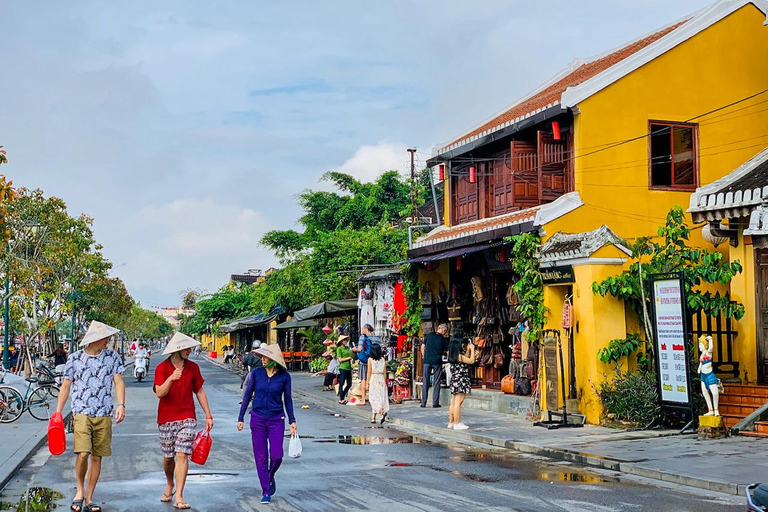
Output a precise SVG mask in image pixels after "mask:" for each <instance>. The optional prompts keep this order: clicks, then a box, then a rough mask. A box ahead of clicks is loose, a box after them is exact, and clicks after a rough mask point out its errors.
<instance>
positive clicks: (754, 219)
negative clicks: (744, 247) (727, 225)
mask: <svg viewBox="0 0 768 512" xmlns="http://www.w3.org/2000/svg"><path fill="white" fill-rule="evenodd" d="M744 234H745V235H752V236H768V201H764V202H763V204H761V205H760V206H758V207H757V208H755V210H754V211H752V215H750V216H749V227H748V228H747V229H745V230H744Z"/></svg>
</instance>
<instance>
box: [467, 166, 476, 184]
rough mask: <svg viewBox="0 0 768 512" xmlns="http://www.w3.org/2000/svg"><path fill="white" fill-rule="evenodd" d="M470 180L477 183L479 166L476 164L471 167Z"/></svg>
mask: <svg viewBox="0 0 768 512" xmlns="http://www.w3.org/2000/svg"><path fill="white" fill-rule="evenodd" d="M469 182H470V183H477V167H475V166H474V165H473V166H471V167H470V168H469Z"/></svg>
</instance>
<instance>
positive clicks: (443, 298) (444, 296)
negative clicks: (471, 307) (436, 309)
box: [437, 281, 448, 304]
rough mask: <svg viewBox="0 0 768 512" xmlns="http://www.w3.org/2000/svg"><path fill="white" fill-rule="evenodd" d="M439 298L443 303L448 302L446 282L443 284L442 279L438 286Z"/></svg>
mask: <svg viewBox="0 0 768 512" xmlns="http://www.w3.org/2000/svg"><path fill="white" fill-rule="evenodd" d="M437 299H438V300H439V301H440V303H441V304H447V303H448V290H446V289H445V284H443V282H442V281H440V284H439V285H438V286H437Z"/></svg>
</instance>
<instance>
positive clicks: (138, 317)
mask: <svg viewBox="0 0 768 512" xmlns="http://www.w3.org/2000/svg"><path fill="white" fill-rule="evenodd" d="M116 327H119V328H120V329H121V330H122V331H123V332H124V333H125V335H126V336H127V337H128V339H144V340H147V339H160V338H165V337H166V336H168V335H170V334H171V333H172V332H173V326H172V325H171V324H170V323H168V321H167V320H166V319H165V318H163V317H162V316H160V315H158V314H157V313H155V312H154V311H147V310H146V309H143V308H142V307H141V306H140V305H138V304H134V305H133V306H131V312H130V315H129V316H128V317H127V318H126V319H125V320H124V321H123V323H122V324H121V325H117V326H116Z"/></svg>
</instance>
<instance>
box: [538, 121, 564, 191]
mask: <svg viewBox="0 0 768 512" xmlns="http://www.w3.org/2000/svg"><path fill="white" fill-rule="evenodd" d="M538 154H539V166H538V181H539V184H540V187H539V201H540V202H541V203H548V202H550V201H554V200H555V199H557V198H558V197H560V196H562V195H563V194H565V192H566V182H565V179H566V176H565V174H566V173H565V171H566V168H568V166H569V157H570V155H569V154H568V148H567V145H566V143H565V139H564V138H563V139H561V140H555V139H554V138H552V135H550V134H549V133H547V132H542V131H540V132H539V133H538Z"/></svg>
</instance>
